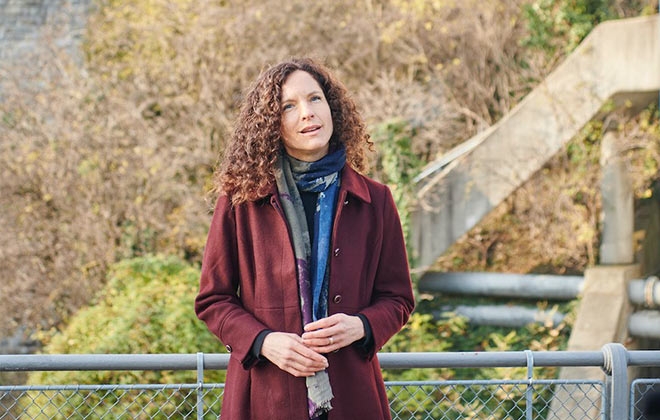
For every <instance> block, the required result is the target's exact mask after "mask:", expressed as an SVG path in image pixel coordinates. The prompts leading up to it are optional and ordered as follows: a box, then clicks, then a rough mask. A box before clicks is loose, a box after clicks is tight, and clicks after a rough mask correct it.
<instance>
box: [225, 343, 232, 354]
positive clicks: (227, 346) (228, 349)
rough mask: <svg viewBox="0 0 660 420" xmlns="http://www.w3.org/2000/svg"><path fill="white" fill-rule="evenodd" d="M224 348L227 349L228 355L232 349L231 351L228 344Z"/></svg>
mask: <svg viewBox="0 0 660 420" xmlns="http://www.w3.org/2000/svg"><path fill="white" fill-rule="evenodd" d="M225 348H226V349H227V351H228V352H229V353H231V350H232V349H231V346H230V345H229V344H227V345H226V346H225Z"/></svg>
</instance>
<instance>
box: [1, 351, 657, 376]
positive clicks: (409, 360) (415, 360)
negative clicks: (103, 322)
mask: <svg viewBox="0 0 660 420" xmlns="http://www.w3.org/2000/svg"><path fill="white" fill-rule="evenodd" d="M625 353H626V358H627V363H628V365H629V366H660V350H633V351H630V350H626V351H625ZM229 357H230V355H229V354H219V353H204V354H202V353H197V354H53V355H46V354H32V355H0V371H60V370H70V371H73V370H127V371H128V370H151V371H158V370H199V369H226V368H227V365H228V363H229ZM378 358H379V360H380V365H381V368H382V369H410V368H441V367H447V368H480V367H519V366H527V367H565V366H598V367H604V366H605V365H606V359H607V355H606V352H605V351H604V350H603V351H529V350H526V351H501V352H441V353H413V352H410V353H405V352H404V353H379V354H378Z"/></svg>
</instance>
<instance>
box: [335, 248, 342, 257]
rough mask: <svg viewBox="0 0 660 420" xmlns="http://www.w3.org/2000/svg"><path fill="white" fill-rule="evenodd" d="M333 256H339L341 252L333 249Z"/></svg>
mask: <svg viewBox="0 0 660 420" xmlns="http://www.w3.org/2000/svg"><path fill="white" fill-rule="evenodd" d="M334 254H335V257H338V256H339V254H341V251H340V250H339V248H335V252H334Z"/></svg>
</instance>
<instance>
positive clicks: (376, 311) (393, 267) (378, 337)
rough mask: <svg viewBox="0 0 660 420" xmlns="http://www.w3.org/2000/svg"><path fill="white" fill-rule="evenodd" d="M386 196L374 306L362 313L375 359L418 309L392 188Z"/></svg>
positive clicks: (387, 190) (372, 304)
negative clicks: (367, 327)
mask: <svg viewBox="0 0 660 420" xmlns="http://www.w3.org/2000/svg"><path fill="white" fill-rule="evenodd" d="M385 190H386V192H385V194H383V203H382V206H383V207H382V208H383V209H384V210H383V243H382V246H381V248H380V256H379V258H378V265H377V270H376V278H375V281H374V290H373V293H372V300H371V304H370V305H369V306H368V307H366V308H364V309H363V310H362V311H361V312H360V313H361V314H363V315H364V316H365V317H366V318H367V319H368V320H369V325H370V326H371V332H372V337H373V346H372V348H371V352H370V353H369V354H368V355H367V356H368V358H370V359H371V358H372V357H374V356H375V354H376V352H378V351H379V350H380V349H381V348H382V347H383V346H384V345H385V343H387V341H388V340H389V339H390V338H391V337H392V336H393V335H394V334H396V333H397V332H399V331H400V330H401V328H403V326H404V325H405V324H406V322H408V318H409V317H410V314H411V312H412V311H413V309H414V307H415V298H414V294H413V290H412V282H411V278H410V268H409V266H408V257H407V253H406V246H405V241H404V237H403V230H402V228H401V221H400V218H399V214H398V212H397V209H396V206H395V204H394V199H393V197H392V193H391V192H390V190H389V189H388V188H385Z"/></svg>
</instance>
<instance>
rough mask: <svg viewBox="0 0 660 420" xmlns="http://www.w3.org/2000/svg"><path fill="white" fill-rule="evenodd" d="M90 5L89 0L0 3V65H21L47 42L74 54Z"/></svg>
mask: <svg viewBox="0 0 660 420" xmlns="http://www.w3.org/2000/svg"><path fill="white" fill-rule="evenodd" d="M91 4H92V0H0V63H2V65H3V67H7V65H8V64H9V65H11V64H14V63H16V62H21V61H23V60H25V59H26V58H28V57H30V55H32V54H33V53H35V52H36V51H37V50H38V49H39V46H40V45H43V44H44V43H45V42H46V41H47V40H48V39H52V41H54V43H55V44H56V45H57V46H59V47H61V48H64V49H65V50H67V51H69V52H71V53H75V52H76V51H77V49H78V46H79V44H80V40H81V39H82V33H83V30H84V28H85V25H86V23H87V22H86V21H87V14H88V11H89V10H90V7H91ZM50 25H52V26H53V27H54V28H56V30H55V31H53V30H52V29H51V28H50Z"/></svg>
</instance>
